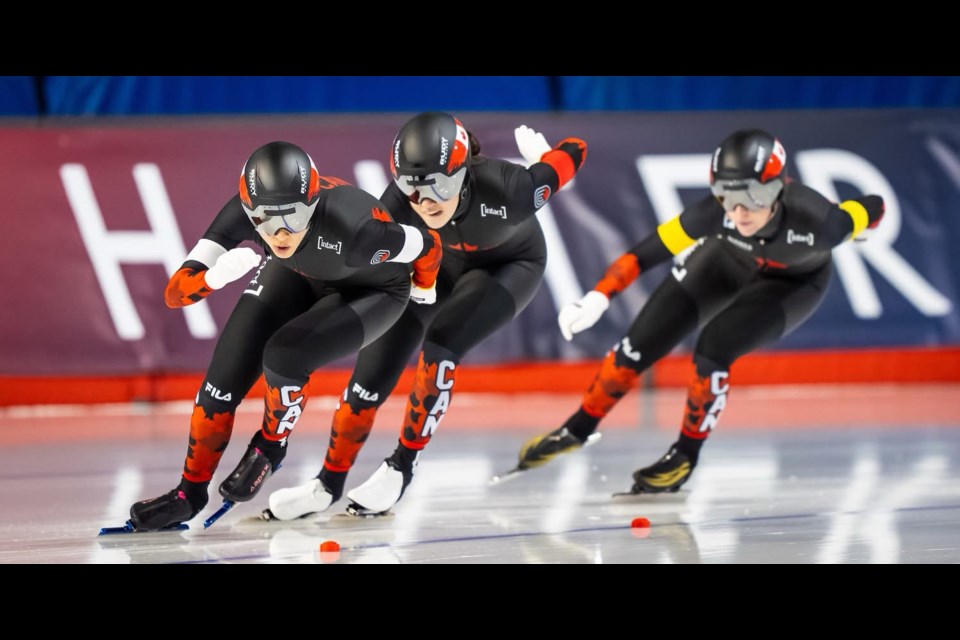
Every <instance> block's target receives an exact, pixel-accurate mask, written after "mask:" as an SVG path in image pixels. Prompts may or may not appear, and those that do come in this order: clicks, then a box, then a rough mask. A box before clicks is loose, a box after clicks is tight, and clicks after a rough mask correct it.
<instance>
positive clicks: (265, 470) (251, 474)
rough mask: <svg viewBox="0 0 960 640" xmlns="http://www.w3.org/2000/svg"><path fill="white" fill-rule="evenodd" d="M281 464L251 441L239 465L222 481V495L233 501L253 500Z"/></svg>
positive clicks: (225, 498)
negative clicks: (272, 460)
mask: <svg viewBox="0 0 960 640" xmlns="http://www.w3.org/2000/svg"><path fill="white" fill-rule="evenodd" d="M279 466H280V464H279V462H277V463H276V464H274V463H273V462H271V460H270V458H269V457H268V456H267V454H266V453H264V451H263V449H261V448H260V447H259V446H257V444H256V443H255V441H254V442H251V443H250V445H249V446H248V447H247V452H246V453H245V454H244V455H243V458H241V459H240V463H239V464H238V465H237V467H236V468H235V469H234V470H233V471H232V472H231V473H230V475H229V476H227V479H226V480H224V481H223V482H221V483H220V495H221V496H223V499H224V500H230V501H232V502H246V501H247V500H253V498H254V497H255V496H256V495H257V493H258V492H259V491H260V488H261V487H262V486H263V483H264V482H266V480H267V478H269V477H270V476H271V475H272V474H273V472H274V471H276V469H277V467H279Z"/></svg>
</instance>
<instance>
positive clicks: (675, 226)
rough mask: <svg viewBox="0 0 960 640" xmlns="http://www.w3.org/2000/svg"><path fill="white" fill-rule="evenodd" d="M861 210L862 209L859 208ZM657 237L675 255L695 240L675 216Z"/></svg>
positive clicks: (665, 223) (678, 217)
mask: <svg viewBox="0 0 960 640" xmlns="http://www.w3.org/2000/svg"><path fill="white" fill-rule="evenodd" d="M861 208H862V207H861ZM657 235H658V236H660V240H661V241H663V244H664V246H665V247H666V248H667V249H668V250H669V251H670V253H672V254H673V255H677V254H678V253H680V252H681V251H683V250H684V249H686V248H687V247H689V246H690V245H692V244H693V243H694V242H696V240H694V239H693V238H691V237H690V236H688V235H687V232H686V231H684V230H683V227H681V226H680V216H677V217H675V218H673V219H671V220H668V221H667V222H664V223H663V224H661V225H660V226H659V227H657Z"/></svg>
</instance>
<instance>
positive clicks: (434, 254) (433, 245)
mask: <svg viewBox="0 0 960 640" xmlns="http://www.w3.org/2000/svg"><path fill="white" fill-rule="evenodd" d="M423 246H424V252H423V253H422V254H421V255H420V257H419V258H417V259H416V260H414V261H413V285H414V286H415V287H418V288H420V289H431V288H433V286H434V285H435V284H436V283H437V274H438V273H440V262H441V260H443V248H442V247H443V243H442V242H441V241H440V234H439V233H437V232H436V231H434V230H433V229H427V231H426V233H425V235H424V243H423ZM427 304H432V303H427Z"/></svg>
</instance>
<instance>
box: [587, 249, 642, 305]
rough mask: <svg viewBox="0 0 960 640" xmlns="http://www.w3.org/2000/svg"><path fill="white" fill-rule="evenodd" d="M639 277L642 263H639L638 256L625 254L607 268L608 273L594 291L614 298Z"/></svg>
mask: <svg viewBox="0 0 960 640" xmlns="http://www.w3.org/2000/svg"><path fill="white" fill-rule="evenodd" d="M639 275H640V263H639V262H638V261H637V256H636V255H635V254H633V253H625V254H623V255H622V256H620V257H619V258H617V259H616V260H614V261H613V264H611V265H610V266H609V267H607V272H606V273H604V274H603V277H602V278H601V279H600V282H598V283H597V286H595V287H594V288H593V290H594V291H599V292H600V293H602V294H603V295H605V296H607V297H608V298H612V297H613V296H615V295H617V294H618V293H620V292H621V291H623V290H624V289H626V288H627V287H628V286H630V284H631V283H632V282H633V281H634V280H636V279H637V276H639Z"/></svg>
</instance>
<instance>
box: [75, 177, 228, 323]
mask: <svg viewBox="0 0 960 640" xmlns="http://www.w3.org/2000/svg"><path fill="white" fill-rule="evenodd" d="M60 178H61V180H62V181H63V187H64V189H65V190H66V192H67V199H68V200H69V201H70V207H71V208H72V209H73V214H74V216H75V217H76V219H77V225H78V226H79V227H80V235H81V236H82V238H83V244H84V246H85V247H86V249H87V254H88V255H89V256H90V262H91V263H92V264H93V269H94V271H95V272H96V274H97V281H98V282H99V283H100V289H101V290H102V291H103V297H104V298H105V299H106V301H107V308H108V309H109V311H110V318H111V319H112V320H113V326H114V327H115V328H116V330H117V335H119V336H120V338H122V339H123V340H139V339H141V338H143V336H144V328H143V323H142V322H141V321H140V316H139V315H138V314H137V310H136V307H134V305H133V299H132V298H131V297H130V290H129V289H128V288H127V283H126V281H125V280H124V279H123V272H122V271H121V270H120V264H121V263H126V264H153V263H161V264H163V266H164V269H166V272H167V275H168V276H172V275H173V274H174V272H176V270H177V269H179V268H180V265H181V264H182V263H183V260H184V258H185V257H186V251H185V250H184V248H183V239H182V238H181V237H180V229H179V227H178V226H177V220H176V218H175V217H174V215H173V207H172V206H171V205H170V199H169V198H168V197H167V191H166V189H165V188H164V186H163V179H162V178H161V176H160V169H159V168H158V167H157V165H155V164H148V163H141V164H136V165H134V167H133V178H134V181H135V182H136V184H137V191H138V192H139V194H140V199H141V200H142V201H143V208H144V210H145V211H146V214H147V220H148V221H149V222H150V229H151V230H150V231H107V228H106V225H104V222H103V215H102V214H101V212H100V205H99V204H97V199H96V196H94V193H93V187H92V186H91V184H90V177H89V176H88V174H87V170H86V168H85V167H84V166H83V165H82V164H77V163H69V164H65V165H63V166H62V167H60ZM161 293H162V292H158V294H157V295H161ZM183 312H184V314H185V316H186V321H187V327H188V329H189V330H190V334H191V335H192V336H193V337H195V338H212V337H214V336H215V335H216V331H217V328H216V325H215V324H214V322H213V316H212V315H211V314H210V308H209V307H208V306H207V305H206V304H204V303H203V302H202V301H201V302H200V303H197V304H193V305H190V306H188V307H184V308H183Z"/></svg>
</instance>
